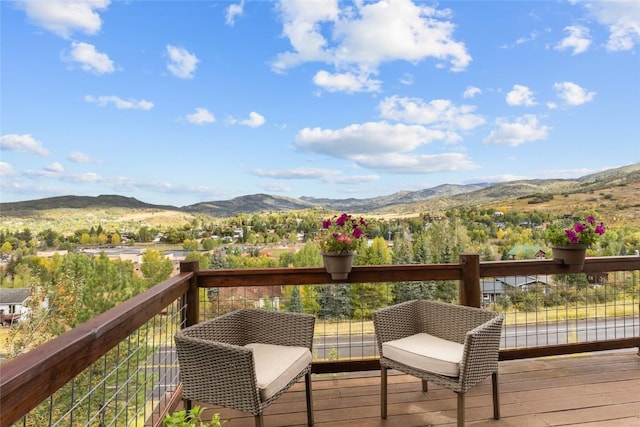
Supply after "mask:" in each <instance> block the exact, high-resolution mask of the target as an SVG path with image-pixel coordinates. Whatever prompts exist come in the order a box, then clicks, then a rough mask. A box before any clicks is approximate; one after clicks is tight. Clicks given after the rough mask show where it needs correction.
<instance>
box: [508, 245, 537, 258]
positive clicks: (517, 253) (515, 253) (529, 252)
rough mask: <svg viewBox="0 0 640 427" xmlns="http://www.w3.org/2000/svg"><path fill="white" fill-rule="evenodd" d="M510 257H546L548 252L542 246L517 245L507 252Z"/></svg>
mask: <svg viewBox="0 0 640 427" xmlns="http://www.w3.org/2000/svg"><path fill="white" fill-rule="evenodd" d="M507 255H508V256H509V259H546V258H547V253H546V252H545V251H543V250H542V249H541V248H540V246H532V245H515V246H514V247H513V248H511V250H510V251H509V252H508V253H507Z"/></svg>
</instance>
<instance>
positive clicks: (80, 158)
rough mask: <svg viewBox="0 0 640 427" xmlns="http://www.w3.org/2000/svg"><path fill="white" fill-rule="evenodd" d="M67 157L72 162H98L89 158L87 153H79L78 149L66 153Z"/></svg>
mask: <svg viewBox="0 0 640 427" xmlns="http://www.w3.org/2000/svg"><path fill="white" fill-rule="evenodd" d="M67 159H69V160H71V161H72V162H74V163H99V162H97V161H95V160H93V159H92V158H91V156H89V155H88V154H85V153H81V152H80V151H71V152H70V153H69V154H68V155H67Z"/></svg>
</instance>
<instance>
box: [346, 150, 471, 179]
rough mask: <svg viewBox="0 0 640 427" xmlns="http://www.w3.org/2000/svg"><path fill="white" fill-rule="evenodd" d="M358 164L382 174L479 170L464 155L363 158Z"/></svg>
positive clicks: (395, 154) (394, 154)
mask: <svg viewBox="0 0 640 427" xmlns="http://www.w3.org/2000/svg"><path fill="white" fill-rule="evenodd" d="M357 163H358V164H359V165H360V166H362V167H366V168H370V169H374V170H377V171H380V172H386V173H393V174H400V175H410V174H423V173H435V172H453V171H462V170H472V169H476V168H478V165H476V164H475V163H474V162H473V161H471V160H470V159H469V158H467V156H465V155H464V154H462V153H442V154H417V155H407V154H402V153H393V154H387V155H385V156H384V158H383V157H381V156H361V157H360V158H358V159H357Z"/></svg>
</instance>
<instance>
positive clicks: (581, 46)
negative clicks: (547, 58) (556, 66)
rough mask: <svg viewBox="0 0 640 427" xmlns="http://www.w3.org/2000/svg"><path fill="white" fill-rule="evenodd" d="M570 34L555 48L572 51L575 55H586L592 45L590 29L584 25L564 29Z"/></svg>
mask: <svg viewBox="0 0 640 427" xmlns="http://www.w3.org/2000/svg"><path fill="white" fill-rule="evenodd" d="M564 30H565V31H566V32H568V33H569V35H568V36H567V37H565V38H564V39H562V41H561V42H560V43H558V44H557V45H556V46H555V48H556V49H558V50H564V49H572V50H573V55H577V54H579V53H584V52H586V51H587V49H589V46H590V45H591V37H590V35H589V29H588V28H586V27H584V26H582V25H571V26H568V27H565V29H564Z"/></svg>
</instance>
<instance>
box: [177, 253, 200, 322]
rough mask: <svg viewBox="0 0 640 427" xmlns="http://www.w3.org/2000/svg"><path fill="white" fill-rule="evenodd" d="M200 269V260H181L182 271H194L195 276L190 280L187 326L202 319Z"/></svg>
mask: <svg viewBox="0 0 640 427" xmlns="http://www.w3.org/2000/svg"><path fill="white" fill-rule="evenodd" d="M198 271H200V265H199V264H198V261H180V272H181V273H188V272H193V273H194V274H193V277H192V278H191V280H190V281H189V290H188V291H187V301H186V303H187V307H186V308H187V309H186V313H187V319H186V322H185V326H191V325H195V324H196V323H198V322H199V321H200V301H198V295H199V287H198Z"/></svg>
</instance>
